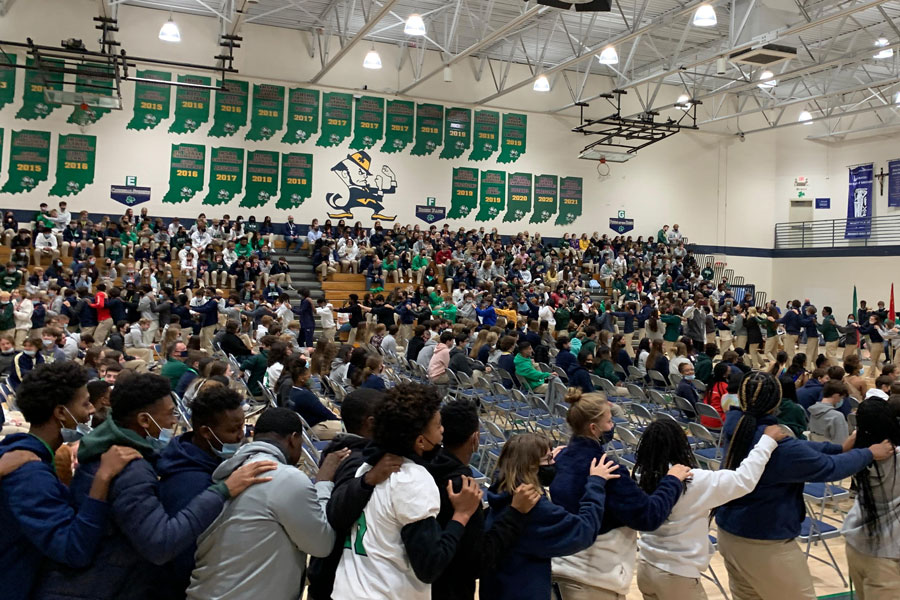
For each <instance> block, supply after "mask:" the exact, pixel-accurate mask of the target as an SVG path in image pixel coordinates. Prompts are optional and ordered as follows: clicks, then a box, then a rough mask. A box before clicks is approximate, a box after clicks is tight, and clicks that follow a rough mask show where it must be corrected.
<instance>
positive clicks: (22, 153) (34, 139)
mask: <svg viewBox="0 0 900 600" xmlns="http://www.w3.org/2000/svg"><path fill="white" fill-rule="evenodd" d="M49 169H50V132H49V131H29V130H27V129H26V130H23V131H13V132H12V144H11V146H10V149H9V179H8V180H7V181H6V183H5V184H4V185H3V189H2V190H0V192H4V193H7V194H18V193H19V192H30V191H31V190H33V189H34V188H35V187H36V186H37V185H38V184H39V183H40V182H42V181H47V171H49Z"/></svg>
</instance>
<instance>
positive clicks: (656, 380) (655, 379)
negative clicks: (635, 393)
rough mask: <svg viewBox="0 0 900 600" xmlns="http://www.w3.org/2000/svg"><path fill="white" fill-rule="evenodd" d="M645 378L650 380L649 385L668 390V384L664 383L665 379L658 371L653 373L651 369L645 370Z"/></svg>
mask: <svg viewBox="0 0 900 600" xmlns="http://www.w3.org/2000/svg"><path fill="white" fill-rule="evenodd" d="M647 376H648V377H649V378H650V385H652V386H655V387H659V388H662V389H664V390H667V389H669V388H670V387H671V386H670V385H669V382H668V381H666V378H665V377H663V374H662V373H660V372H659V371H654V370H653V369H648V370H647Z"/></svg>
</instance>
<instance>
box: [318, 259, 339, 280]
mask: <svg viewBox="0 0 900 600" xmlns="http://www.w3.org/2000/svg"><path fill="white" fill-rule="evenodd" d="M316 271H318V272H319V275H321V276H322V281H325V280H326V279H328V276H329V275H331V274H332V273H337V269H336V268H335V267H332V266H331V265H329V264H328V261H324V262H322V263H320V264H319V266H318V267H316Z"/></svg>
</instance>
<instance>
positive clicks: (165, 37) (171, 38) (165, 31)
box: [159, 12, 181, 42]
mask: <svg viewBox="0 0 900 600" xmlns="http://www.w3.org/2000/svg"><path fill="white" fill-rule="evenodd" d="M159 39H161V40H162V41H164V42H180V41H181V31H179V29H178V24H177V23H175V21H174V20H172V13H171V12H170V13H169V20H168V21H166V22H165V23H163V26H162V27H160V28H159Z"/></svg>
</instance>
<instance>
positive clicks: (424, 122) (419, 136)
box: [410, 104, 444, 156]
mask: <svg viewBox="0 0 900 600" xmlns="http://www.w3.org/2000/svg"><path fill="white" fill-rule="evenodd" d="M443 136H444V107H443V106H441V105H440V104H416V145H415V146H413V149H412V151H411V152H410V154H412V155H413V156H428V155H429V154H431V153H432V152H434V151H435V150H436V149H437V147H438V146H440V145H441V140H442V139H443Z"/></svg>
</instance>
